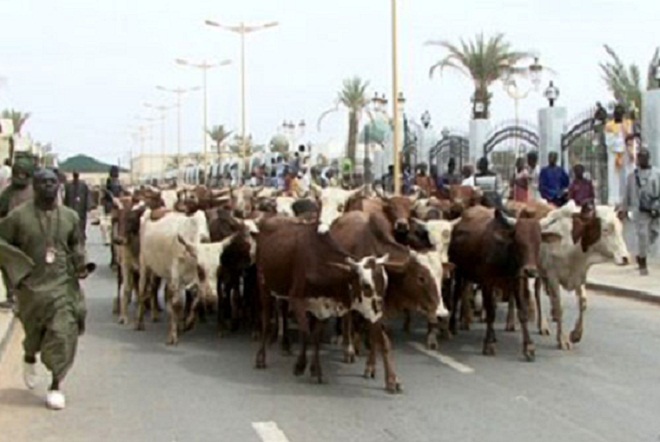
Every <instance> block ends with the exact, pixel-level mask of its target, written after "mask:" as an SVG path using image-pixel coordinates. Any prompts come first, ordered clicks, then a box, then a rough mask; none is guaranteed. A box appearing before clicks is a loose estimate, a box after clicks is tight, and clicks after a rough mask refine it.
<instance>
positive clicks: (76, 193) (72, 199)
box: [64, 171, 92, 246]
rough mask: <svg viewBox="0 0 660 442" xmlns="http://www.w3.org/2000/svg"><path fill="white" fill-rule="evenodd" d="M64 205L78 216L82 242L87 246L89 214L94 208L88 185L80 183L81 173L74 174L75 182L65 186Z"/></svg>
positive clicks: (75, 172)
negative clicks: (92, 207)
mask: <svg viewBox="0 0 660 442" xmlns="http://www.w3.org/2000/svg"><path fill="white" fill-rule="evenodd" d="M64 205H65V206H67V207H68V208H70V209H73V210H74V211H75V212H76V213H77V214H78V219H79V220H80V223H79V224H78V227H80V240H81V242H82V244H83V246H84V245H85V242H86V240H87V233H86V232H87V213H88V212H89V210H90V208H91V206H92V197H91V193H90V191H89V187H87V183H85V182H84V181H80V173H79V172H78V171H74V172H73V180H72V181H71V182H70V183H66V184H65V186H64Z"/></svg>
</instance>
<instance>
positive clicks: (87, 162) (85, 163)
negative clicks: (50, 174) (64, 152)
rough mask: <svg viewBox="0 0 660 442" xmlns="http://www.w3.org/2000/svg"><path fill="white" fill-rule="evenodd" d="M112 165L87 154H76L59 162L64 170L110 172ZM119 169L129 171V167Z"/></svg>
mask: <svg viewBox="0 0 660 442" xmlns="http://www.w3.org/2000/svg"><path fill="white" fill-rule="evenodd" d="M110 167H111V165H110V164H106V163H103V162H101V161H99V160H97V159H95V158H92V157H89V156H87V155H75V156H73V157H70V158H67V159H66V160H65V161H62V162H60V164H59V170H60V171H62V172H73V171H78V172H80V173H108V172H109V171H110ZM119 171H120V172H128V169H124V168H120V169H119Z"/></svg>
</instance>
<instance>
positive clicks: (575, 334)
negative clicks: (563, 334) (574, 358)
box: [568, 330, 582, 344]
mask: <svg viewBox="0 0 660 442" xmlns="http://www.w3.org/2000/svg"><path fill="white" fill-rule="evenodd" d="M568 337H569V339H570V340H571V342H572V343H573V344H577V343H578V342H580V341H581V340H582V331H580V330H573V331H572V332H571V334H570V335H569V336H568Z"/></svg>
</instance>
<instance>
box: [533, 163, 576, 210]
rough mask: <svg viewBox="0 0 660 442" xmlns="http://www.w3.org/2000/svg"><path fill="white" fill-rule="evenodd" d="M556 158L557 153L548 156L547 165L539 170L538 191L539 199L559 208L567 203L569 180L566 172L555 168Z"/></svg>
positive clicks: (557, 167)
mask: <svg viewBox="0 0 660 442" xmlns="http://www.w3.org/2000/svg"><path fill="white" fill-rule="evenodd" d="M557 158H558V156H557V152H550V154H549V155H548V165H547V166H545V167H544V168H543V169H541V175H540V177H539V191H540V193H541V198H543V199H544V200H546V201H547V202H549V203H550V204H554V205H555V206H557V207H561V206H563V205H564V204H566V202H567V193H568V182H569V179H568V174H567V173H566V171H565V170H564V169H563V168H561V167H559V166H557Z"/></svg>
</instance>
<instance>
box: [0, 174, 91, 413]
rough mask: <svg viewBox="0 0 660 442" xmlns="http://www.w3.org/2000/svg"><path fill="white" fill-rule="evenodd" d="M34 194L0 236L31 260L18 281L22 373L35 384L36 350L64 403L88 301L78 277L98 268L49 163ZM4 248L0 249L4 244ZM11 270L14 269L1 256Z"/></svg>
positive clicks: (52, 393)
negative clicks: (88, 257)
mask: <svg viewBox="0 0 660 442" xmlns="http://www.w3.org/2000/svg"><path fill="white" fill-rule="evenodd" d="M33 186H34V199H33V200H31V201H28V202H26V203H24V204H22V205H21V206H19V207H17V208H16V209H14V210H12V211H11V212H10V213H9V215H8V216H7V217H6V218H4V219H3V220H2V221H0V238H1V239H3V240H4V241H6V242H7V243H9V244H10V245H12V246H14V247H16V248H18V249H19V250H20V251H22V252H23V253H24V254H25V255H27V257H29V258H30V259H31V260H32V262H34V268H33V269H32V270H31V272H30V273H29V275H28V276H27V277H25V278H22V279H21V280H20V281H14V282H17V286H16V296H17V300H18V306H19V313H18V317H19V319H20V321H21V323H22V324H23V328H24V330H25V340H24V341H23V348H24V351H25V356H24V373H23V375H24V376H23V377H24V380H25V384H26V385H27V387H28V388H30V389H32V388H34V387H35V384H36V380H37V378H36V369H35V368H36V367H35V364H36V356H37V354H39V353H40V355H41V361H42V362H43V363H44V365H45V366H46V368H47V369H48V370H49V371H50V372H51V373H52V383H51V385H50V388H49V390H48V394H47V396H46V405H47V406H48V408H50V409H55V410H61V409H63V408H64V407H65V406H66V400H65V397H64V394H63V393H62V392H61V391H60V383H61V382H62V381H63V380H64V377H65V376H66V374H67V372H68V371H69V369H70V368H71V366H72V365H73V360H74V357H75V354H76V347H77V344H78V335H79V334H82V333H83V332H84V328H85V327H84V324H85V314H86V311H85V304H84V297H83V294H82V292H81V288H80V284H79V279H82V278H85V277H87V275H88V274H89V273H90V272H91V271H93V270H94V268H95V266H94V264H87V265H86V264H85V258H84V253H83V250H82V247H81V244H80V229H79V227H78V223H79V220H78V215H77V214H76V212H74V211H73V210H71V209H69V208H68V207H64V206H59V205H58V204H57V194H58V190H59V182H58V178H57V176H56V175H55V174H54V173H53V172H52V171H51V170H48V169H43V170H40V171H38V172H37V173H35V175H34V181H33ZM0 252H1V250H0ZM2 265H3V266H4V267H5V268H6V269H7V273H8V274H15V273H16V272H15V271H14V270H13V269H12V268H11V266H12V264H11V262H10V263H5V262H3V263H2Z"/></svg>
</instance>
